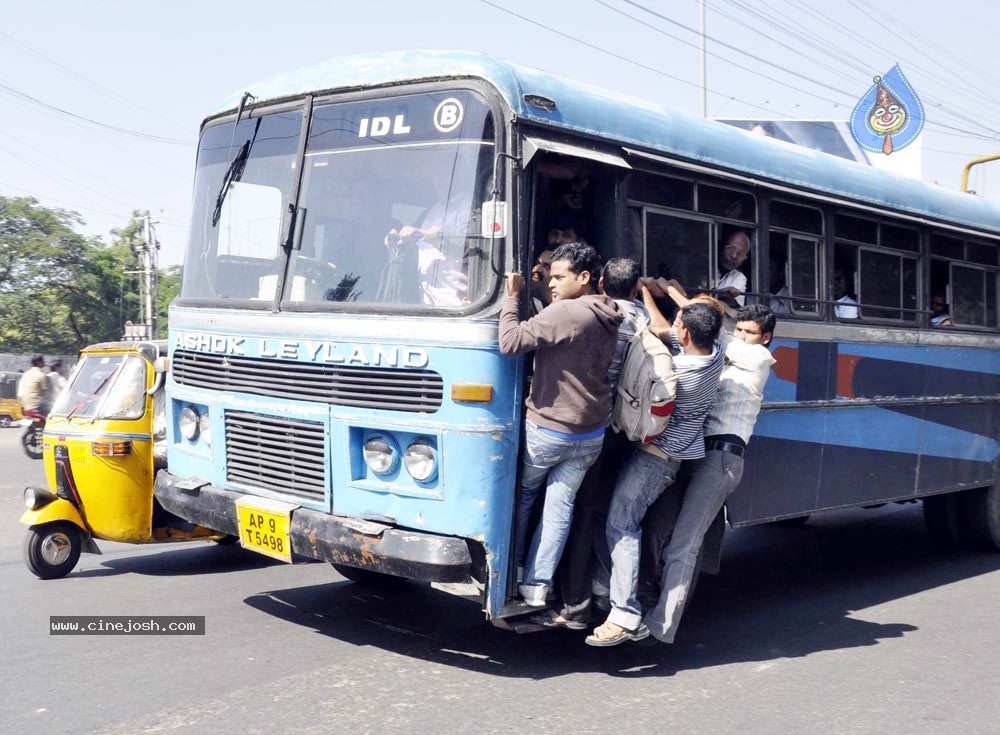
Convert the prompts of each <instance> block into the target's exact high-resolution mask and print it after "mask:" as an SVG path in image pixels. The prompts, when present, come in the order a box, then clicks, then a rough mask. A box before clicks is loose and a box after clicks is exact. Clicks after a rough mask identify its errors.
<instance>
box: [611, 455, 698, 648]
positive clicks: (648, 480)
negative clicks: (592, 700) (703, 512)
mask: <svg viewBox="0 0 1000 735" xmlns="http://www.w3.org/2000/svg"><path fill="white" fill-rule="evenodd" d="M680 464H681V463H680V460H679V459H664V458H663V457H659V456H657V455H655V454H651V453H649V452H646V451H643V450H641V449H635V450H633V452H632V456H631V457H630V458H629V460H628V462H627V463H626V465H625V467H624V469H623V470H622V473H621V475H619V477H618V482H617V484H616V485H615V492H614V495H613V496H612V497H611V507H610V508H609V509H608V528H607V537H608V548H609V549H610V552H611V573H610V580H609V584H608V587H609V588H610V589H611V613H610V614H609V615H608V620H610V621H611V622H612V623H615V624H617V625H620V626H622V627H623V628H628V629H629V630H635V629H636V628H638V627H639V623H641V622H642V608H641V606H640V605H639V601H638V600H637V599H636V591H637V588H638V585H639V548H640V543H641V541H642V525H641V524H642V519H643V516H645V515H646V511H647V510H648V509H649V506H651V505H652V504H653V501H655V500H656V499H657V498H658V497H660V493H662V492H663V491H664V490H665V489H666V488H667V486H669V485H670V484H671V483H672V482H673V481H674V478H675V477H676V476H677V470H678V468H679V467H680ZM599 576H600V575H599ZM599 581H602V582H603V580H599Z"/></svg>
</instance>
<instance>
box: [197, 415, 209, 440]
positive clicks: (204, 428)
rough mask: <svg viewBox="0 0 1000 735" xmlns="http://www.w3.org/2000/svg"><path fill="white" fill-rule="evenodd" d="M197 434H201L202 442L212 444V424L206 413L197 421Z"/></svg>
mask: <svg viewBox="0 0 1000 735" xmlns="http://www.w3.org/2000/svg"><path fill="white" fill-rule="evenodd" d="M198 433H199V434H201V440H202V441H203V442H205V443H206V444H211V443H212V422H211V420H210V419H209V416H208V411H205V413H204V414H202V416H201V418H200V419H198Z"/></svg>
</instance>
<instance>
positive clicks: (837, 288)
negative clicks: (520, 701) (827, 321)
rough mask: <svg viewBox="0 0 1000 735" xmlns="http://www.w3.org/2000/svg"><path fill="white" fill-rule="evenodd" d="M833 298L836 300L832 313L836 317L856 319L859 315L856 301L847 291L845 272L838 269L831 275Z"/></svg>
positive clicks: (847, 284)
mask: <svg viewBox="0 0 1000 735" xmlns="http://www.w3.org/2000/svg"><path fill="white" fill-rule="evenodd" d="M833 298H835V299H836V300H837V303H836V304H835V305H834V308H833V313H834V315H836V317H837V318H838V319H857V318H858V317H859V316H860V313H859V311H858V302H857V301H855V300H854V299H853V298H852V297H851V295H850V293H849V279H848V278H847V274H846V273H844V271H842V270H838V271H837V272H836V273H835V274H834V276H833Z"/></svg>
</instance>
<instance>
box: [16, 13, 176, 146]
mask: <svg viewBox="0 0 1000 735" xmlns="http://www.w3.org/2000/svg"><path fill="white" fill-rule="evenodd" d="M0 38H3V39H6V40H7V41H8V42H9V43H12V44H14V45H15V46H19V47H20V48H22V49H24V50H25V51H28V52H30V53H32V54H34V55H35V56H37V57H39V58H41V59H44V60H45V61H47V62H48V63H50V64H52V65H53V66H54V67H56V68H57V69H59V70H60V71H62V72H64V73H65V74H67V75H69V76H71V77H72V78H73V79H76V80H77V81H79V82H82V83H83V84H85V85H87V86H88V87H90V88H91V89H93V90H96V91H98V92H101V93H103V94H105V95H107V96H108V97H111V98H113V99H116V100H118V101H120V102H123V103H125V104H127V105H130V106H131V107H134V108H136V109H137V110H142V111H143V112H145V113H148V114H150V115H152V116H153V117H156V118H159V119H160V120H163V121H164V122H167V123H170V124H171V125H173V126H174V127H176V128H179V129H181V130H184V129H185V127H184V126H183V125H181V124H180V123H177V122H175V121H173V120H171V119H170V118H168V117H164V116H163V115H161V114H159V113H158V112H155V111H154V110H150V109H149V108H147V107H143V106H142V105H140V104H139V103H137V102H135V101H133V100H130V99H129V98H128V97H125V96H123V95H120V94H118V93H117V92H115V91H113V90H111V89H108V88H107V87H104V86H102V85H100V84H98V83H97V82H95V81H93V80H92V79H90V78H89V77H87V76H85V75H83V74H80V73H79V72H77V71H74V70H73V69H70V68H69V67H68V66H65V65H63V64H61V63H59V62H58V61H56V60H55V59H53V58H51V57H49V56H46V55H45V54H43V53H42V52H41V51H39V50H37V49H34V48H31V47H30V46H28V45H27V44H25V43H23V42H21V41H18V40H17V39H16V38H13V37H12V36H9V35H7V34H6V33H4V32H3V31H0Z"/></svg>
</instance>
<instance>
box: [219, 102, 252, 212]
mask: <svg viewBox="0 0 1000 735" xmlns="http://www.w3.org/2000/svg"><path fill="white" fill-rule="evenodd" d="M252 99H257V98H256V97H254V96H253V95H252V94H250V93H249V92H244V93H243V98H242V99H241V100H240V106H239V109H237V110H236V121H235V122H234V123H233V138H232V140H230V142H229V152H230V153H232V151H233V140H235V138H236V128H238V127H239V125H240V120H241V119H242V118H243V108H244V107H246V104H247V100H252ZM261 120H262V118H257V125H256V126H254V129H253V135H252V136H250V138H248V139H247V140H246V141H244V143H243V145H242V146H240V150H239V152H238V153H237V154H236V155H235V156H234V157H233V158H232V160H231V161H230V163H229V169H228V170H227V171H226V175H225V176H223V177H222V188H220V189H219V194H218V196H217V197H215V210H214V211H213V212H212V227H215V226H216V225H217V224H219V218H220V217H221V216H222V204H223V202H225V201H226V195H227V194H229V188H230V187H231V186H232V185H233V184H234V183H236V182H237V181H239V180H240V179H242V178H243V171H244V169H246V166H247V159H248V158H249V157H250V149H251V148H252V147H253V143H254V141H255V140H256V139H257V131H258V130H260V123H261Z"/></svg>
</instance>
